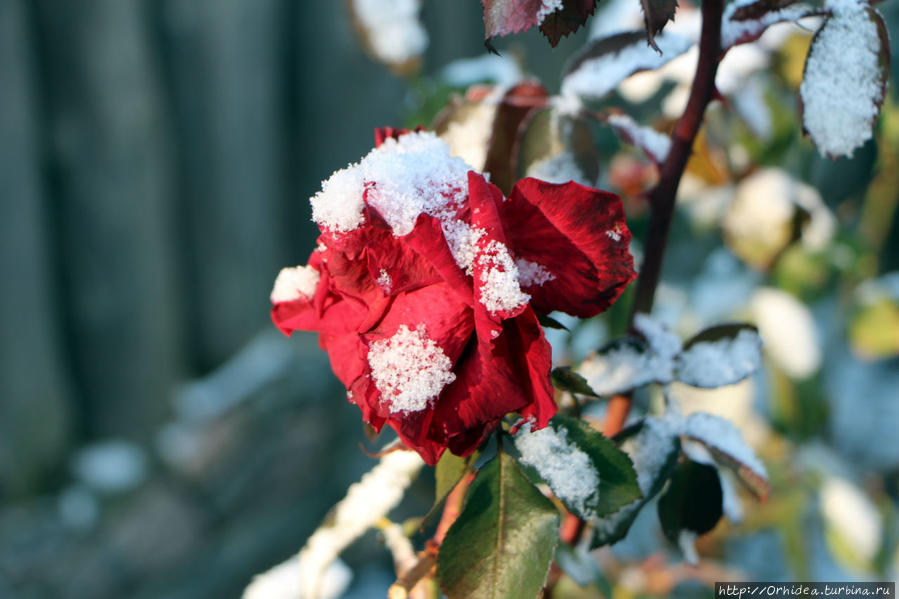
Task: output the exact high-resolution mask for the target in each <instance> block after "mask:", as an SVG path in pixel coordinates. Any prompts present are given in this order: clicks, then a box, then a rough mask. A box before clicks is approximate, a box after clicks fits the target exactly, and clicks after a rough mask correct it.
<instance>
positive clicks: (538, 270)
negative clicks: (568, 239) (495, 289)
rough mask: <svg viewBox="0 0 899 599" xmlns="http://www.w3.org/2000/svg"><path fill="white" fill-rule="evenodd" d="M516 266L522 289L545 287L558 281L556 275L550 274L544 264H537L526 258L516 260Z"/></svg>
mask: <svg viewBox="0 0 899 599" xmlns="http://www.w3.org/2000/svg"><path fill="white" fill-rule="evenodd" d="M515 266H516V267H517V268H518V277H519V280H520V283H521V286H522V287H530V286H531V285H543V284H544V283H547V282H549V281H554V280H555V279H556V275H554V274H553V273H551V272H549V270H547V269H546V267H545V266H543V265H542V264H537V263H536V262H531V261H530V260H525V259H524V258H516V259H515Z"/></svg>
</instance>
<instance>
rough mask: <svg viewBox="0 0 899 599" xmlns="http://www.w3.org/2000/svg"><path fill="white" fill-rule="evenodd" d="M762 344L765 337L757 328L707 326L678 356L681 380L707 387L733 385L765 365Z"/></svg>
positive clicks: (678, 371) (679, 378) (678, 373)
mask: <svg viewBox="0 0 899 599" xmlns="http://www.w3.org/2000/svg"><path fill="white" fill-rule="evenodd" d="M704 334H705V336H703V335H704ZM761 347H762V340H761V338H760V337H759V334H758V331H756V330H755V329H754V328H753V327H750V326H746V325H744V326H739V325H722V326H719V327H713V328H711V329H707V330H706V331H703V333H700V334H699V335H697V337H695V338H694V340H692V342H691V343H688V344H687V347H686V349H685V350H684V351H683V353H681V354H680V355H679V356H678V357H677V375H676V376H677V379H678V380H680V381H681V382H684V383H686V384H688V385H692V386H694V387H703V388H706V389H712V388H715V387H724V386H726V385H733V384H734V383H738V382H740V381H742V380H743V379H745V378H746V377H748V376H749V375H751V374H752V373H754V372H755V371H756V370H758V368H759V366H761V363H762V354H761Z"/></svg>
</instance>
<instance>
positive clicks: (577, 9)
mask: <svg viewBox="0 0 899 599" xmlns="http://www.w3.org/2000/svg"><path fill="white" fill-rule="evenodd" d="M596 2H597V0H563V2H562V8H560V9H559V10H557V11H555V12H553V13H550V14H548V15H546V18H545V19H543V23H541V24H540V31H541V32H543V35H545V36H546V39H548V40H549V43H550V44H551V45H552V46H553V47H554V48H555V47H556V44H558V43H559V40H561V39H562V38H563V37H565V36H567V35H569V34H571V33H574V32H575V31H577V30H578V28H580V26H581V25H583V24H584V23H586V22H587V17H589V16H590V15H592V14H593V11H594V10H596Z"/></svg>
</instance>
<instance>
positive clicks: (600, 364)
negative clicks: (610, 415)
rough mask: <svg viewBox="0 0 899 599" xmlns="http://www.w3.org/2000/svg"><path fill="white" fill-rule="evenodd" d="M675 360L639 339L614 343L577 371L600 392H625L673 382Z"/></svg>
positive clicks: (591, 386)
mask: <svg viewBox="0 0 899 599" xmlns="http://www.w3.org/2000/svg"><path fill="white" fill-rule="evenodd" d="M672 368H673V361H672V360H671V358H668V357H661V356H658V355H657V354H655V353H654V352H652V351H650V350H649V348H648V347H647V346H646V344H645V343H644V342H643V341H642V340H640V339H637V338H634V337H627V338H624V339H618V340H616V341H613V342H611V343H610V344H608V345H607V346H605V347H604V348H603V349H601V350H600V351H598V352H597V353H596V354H595V355H593V356H591V357H589V358H587V359H586V360H584V362H583V363H581V365H580V366H579V367H578V372H579V373H580V375H581V376H583V377H584V380H586V381H587V384H588V385H589V386H590V388H591V389H593V391H594V392H596V394H597V395H600V396H603V397H607V396H610V395H615V394H617V393H626V392H627V391H630V390H632V389H636V388H637V387H641V386H643V385H646V384H649V383H668V382H671V378H672V377H671V373H672Z"/></svg>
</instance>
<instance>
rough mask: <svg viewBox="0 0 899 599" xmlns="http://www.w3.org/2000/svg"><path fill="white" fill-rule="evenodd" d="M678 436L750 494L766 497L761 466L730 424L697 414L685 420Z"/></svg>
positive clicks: (765, 474) (738, 431)
mask: <svg viewBox="0 0 899 599" xmlns="http://www.w3.org/2000/svg"><path fill="white" fill-rule="evenodd" d="M681 434H682V435H683V436H684V437H687V438H688V439H693V440H695V441H698V442H700V443H702V444H703V445H704V446H705V447H706V449H708V450H709V451H710V452H711V454H712V456H713V457H714V458H715V460H716V461H718V462H720V463H722V465H724V466H727V467H728V468H730V469H731V470H733V471H734V472H735V473H736V475H737V476H738V477H739V478H740V480H741V481H743V483H744V484H746V486H748V487H749V489H750V490H751V491H752V492H753V493H755V494H756V495H758V496H759V497H762V498H764V497H767V495H768V492H769V484H768V474H767V471H766V470H765V465H764V464H762V462H761V460H759V458H758V456H756V455H755V452H754V451H753V450H752V448H750V447H749V445H747V444H746V441H745V440H744V439H743V434H742V433H741V432H740V429H738V428H737V427H736V426H734V424H733V423H732V422H731V421H729V420H727V419H725V418H722V417H720V416H715V415H713V414H707V413H705V412H697V413H694V414H691V415H690V416H688V417H687V418H686V420H685V421H684V424H683V429H682V431H681Z"/></svg>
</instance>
